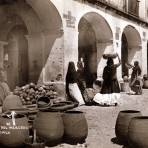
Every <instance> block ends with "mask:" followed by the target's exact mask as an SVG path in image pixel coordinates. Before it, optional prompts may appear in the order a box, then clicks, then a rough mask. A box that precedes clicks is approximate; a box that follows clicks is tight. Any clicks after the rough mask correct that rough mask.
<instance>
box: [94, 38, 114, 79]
mask: <svg viewBox="0 0 148 148" xmlns="http://www.w3.org/2000/svg"><path fill="white" fill-rule="evenodd" d="M111 52H113V40H104V41H98V42H97V63H98V66H97V78H98V79H99V80H101V79H102V74H103V69H104V67H105V66H106V62H107V60H106V59H104V58H103V54H104V53H111Z"/></svg>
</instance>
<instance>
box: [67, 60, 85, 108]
mask: <svg viewBox="0 0 148 148" xmlns="http://www.w3.org/2000/svg"><path fill="white" fill-rule="evenodd" d="M77 80H78V76H77V72H76V69H75V65H74V62H69V65H68V70H67V75H66V93H67V96H68V98H71V99H73V100H74V101H77V102H78V103H79V105H83V104H85V102H84V100H83V97H82V94H81V92H80V89H79V87H78V84H77Z"/></svg>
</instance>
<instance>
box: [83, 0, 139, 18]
mask: <svg viewBox="0 0 148 148" xmlns="http://www.w3.org/2000/svg"><path fill="white" fill-rule="evenodd" d="M81 1H84V2H85V1H87V2H89V3H92V4H97V3H99V2H100V3H103V4H106V5H109V6H112V7H114V8H116V9H119V10H121V11H124V12H127V13H129V14H131V15H134V16H137V17H138V16H139V2H140V1H139V0H81Z"/></svg>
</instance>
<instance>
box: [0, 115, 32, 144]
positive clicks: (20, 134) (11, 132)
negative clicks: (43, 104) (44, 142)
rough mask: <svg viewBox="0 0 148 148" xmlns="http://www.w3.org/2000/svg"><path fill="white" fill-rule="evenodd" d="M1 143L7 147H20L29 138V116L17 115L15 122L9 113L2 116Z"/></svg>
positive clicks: (0, 125) (0, 118)
mask: <svg viewBox="0 0 148 148" xmlns="http://www.w3.org/2000/svg"><path fill="white" fill-rule="evenodd" d="M0 127H1V133H0V143H1V144H2V145H3V146H5V147H20V146H22V145H23V144H24V142H25V140H26V139H27V138H29V127H28V120H27V117H25V116H24V115H16V117H15V122H13V121H12V119H11V118H9V117H8V116H7V115H3V116H1V117H0Z"/></svg>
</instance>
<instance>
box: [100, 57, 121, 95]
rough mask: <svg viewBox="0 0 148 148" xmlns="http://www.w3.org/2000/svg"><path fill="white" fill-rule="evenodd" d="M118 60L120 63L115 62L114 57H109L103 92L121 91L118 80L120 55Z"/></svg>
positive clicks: (104, 75)
mask: <svg viewBox="0 0 148 148" xmlns="http://www.w3.org/2000/svg"><path fill="white" fill-rule="evenodd" d="M118 60H119V63H118V64H114V61H113V59H112V58H108V60H107V66H106V67H105V68H104V71H103V85H102V89H101V93H102V94H111V93H120V88H119V83H118V80H117V67H119V66H120V64H121V61H120V58H119V56H118Z"/></svg>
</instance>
